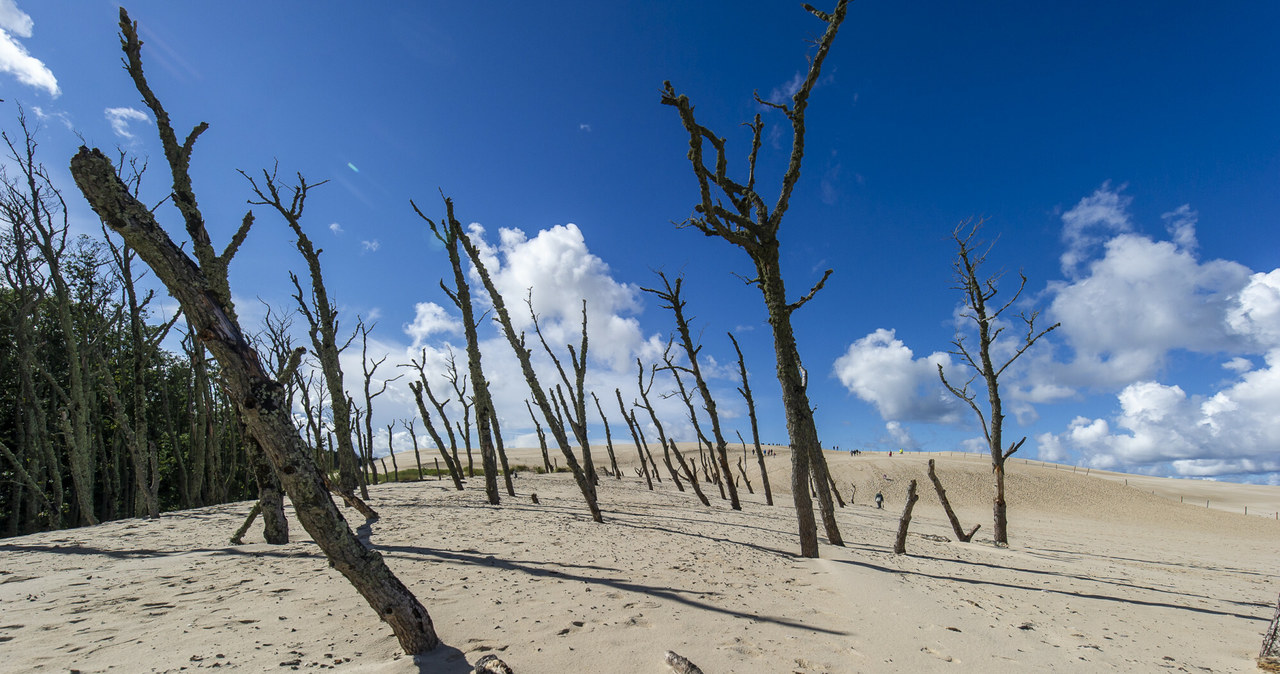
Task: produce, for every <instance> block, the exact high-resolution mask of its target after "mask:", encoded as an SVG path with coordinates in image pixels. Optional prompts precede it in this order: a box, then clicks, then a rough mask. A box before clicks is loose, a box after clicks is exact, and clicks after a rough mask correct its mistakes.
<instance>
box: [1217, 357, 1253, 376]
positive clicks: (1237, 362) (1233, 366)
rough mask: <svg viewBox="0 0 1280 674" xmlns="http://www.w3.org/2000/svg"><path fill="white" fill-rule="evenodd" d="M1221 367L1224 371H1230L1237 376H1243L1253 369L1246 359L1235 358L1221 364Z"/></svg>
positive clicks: (1251, 362)
mask: <svg viewBox="0 0 1280 674" xmlns="http://www.w3.org/2000/svg"><path fill="white" fill-rule="evenodd" d="M1222 367H1223V369H1225V370H1231V371H1232V372H1235V373H1237V374H1244V373H1245V372H1248V371H1249V370H1252V369H1253V361H1251V360H1249V359H1248V358H1241V357H1240V356H1236V357H1235V358H1232V359H1231V360H1229V361H1227V362H1225V363H1223V364H1222Z"/></svg>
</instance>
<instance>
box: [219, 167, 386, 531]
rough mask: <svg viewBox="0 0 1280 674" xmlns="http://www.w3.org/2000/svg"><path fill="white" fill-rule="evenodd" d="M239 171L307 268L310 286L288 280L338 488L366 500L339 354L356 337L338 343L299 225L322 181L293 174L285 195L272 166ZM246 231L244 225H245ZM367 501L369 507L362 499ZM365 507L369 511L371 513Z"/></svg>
mask: <svg viewBox="0 0 1280 674" xmlns="http://www.w3.org/2000/svg"><path fill="white" fill-rule="evenodd" d="M241 175H243V176H244V177H245V179H247V180H248V181H249V185H250V187H251V188H252V189H253V193H254V195H255V196H256V197H257V199H256V200H251V201H250V203H251V204H253V205H262V206H268V207H270V208H271V209H273V210H275V211H276V212H277V213H279V214H280V216H281V217H282V218H284V221H285V222H286V223H287V224H288V225H289V228H290V229H291V230H293V235H294V244H295V246H296V247H297V249H298V252H299V253H301V254H302V259H303V260H304V261H306V263H307V271H308V273H309V275H310V279H311V283H310V292H305V291H303V289H302V283H301V282H300V281H299V280H298V276H297V274H294V273H293V272H289V280H290V281H292V282H293V287H294V289H295V290H297V294H295V295H294V296H293V299H294V300H295V301H296V302H297V304H298V308H299V309H300V310H301V311H302V316H303V318H305V319H306V321H307V325H308V326H309V328H310V329H309V330H308V334H309V336H310V337H311V350H312V352H313V353H314V354H315V356H316V358H317V359H319V360H320V370H321V372H323V373H324V381H325V385H326V386H327V387H328V389H329V412H330V413H331V414H332V415H333V433H334V439H335V440H336V441H337V448H338V483H337V488H338V490H339V493H341V494H342V496H343V498H344V499H345V500H346V501H347V502H348V503H354V502H355V501H356V500H357V499H356V497H355V490H356V489H357V488H359V489H360V496H361V498H362V499H364V500H367V499H368V498H369V491H368V489H367V488H366V487H365V484H364V480H363V474H362V473H361V471H360V470H359V469H358V468H357V465H356V448H355V446H354V445H352V443H351V436H352V434H353V432H354V431H355V427H354V425H353V424H352V423H351V403H350V399H349V398H348V397H347V392H346V389H345V388H344V386H343V381H342V365H341V364H340V362H339V360H338V358H339V356H340V355H341V354H342V351H343V350H344V349H346V348H347V346H349V345H350V344H351V340H353V339H355V334H354V333H353V334H352V335H351V338H350V339H348V340H347V341H346V343H344V344H343V345H342V346H338V309H337V307H336V306H335V305H334V303H333V302H332V301H331V300H330V299H329V291H328V289H326V288H325V285H324V273H323V272H322V271H321V269H320V253H321V251H319V250H316V248H315V246H313V245H312V244H311V239H310V238H308V237H307V233H306V232H304V231H303V229H302V214H303V211H304V210H305V208H306V204H307V193H308V192H309V191H310V190H311V189H312V188H313V187H317V186H318V185H323V184H324V183H319V184H318V185H309V184H307V181H306V179H305V178H303V177H302V174H298V184H297V185H296V186H294V187H292V188H284V189H285V190H286V191H289V192H292V194H291V195H289V196H288V197H287V198H286V197H285V196H284V195H282V193H281V186H280V184H279V182H278V181H277V180H276V176H275V173H274V172H272V173H268V172H267V171H266V170H265V169H264V170H263V172H262V178H263V184H262V185H261V186H260V185H258V183H257V181H256V179H254V177H253V176H250V175H249V174H248V173H244V172H243V171H242V172H241ZM286 200H287V201H288V204H287V205H286V203H285V202H286ZM250 222H251V221H250ZM245 231H246V232H247V231H248V227H247V226H246V227H245ZM362 502H363V501H362ZM366 507H368V506H367V504H366ZM369 513H372V516H371V515H370V514H369ZM365 517H366V518H369V517H372V518H376V517H377V513H376V512H375V511H374V510H373V509H372V508H369V510H368V512H366V513H365Z"/></svg>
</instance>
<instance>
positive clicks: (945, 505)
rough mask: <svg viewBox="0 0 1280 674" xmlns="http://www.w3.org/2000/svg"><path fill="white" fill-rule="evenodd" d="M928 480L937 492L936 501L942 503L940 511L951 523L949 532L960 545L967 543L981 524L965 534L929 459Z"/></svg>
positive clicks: (931, 460)
mask: <svg viewBox="0 0 1280 674" xmlns="http://www.w3.org/2000/svg"><path fill="white" fill-rule="evenodd" d="M929 480H931V481H932V482H933V489H934V491H936V492H938V501H940V502H941V503H942V509H943V510H944V511H945V512H946V513H947V521H949V522H951V530H952V531H954V532H955V534H956V538H957V539H958V540H959V541H960V542H961V543H968V542H969V539H971V538H973V535H974V534H975V533H977V532H978V527H981V526H982V525H981V524H975V525H974V527H973V529H971V530H970V531H969V533H967V534H966V533H965V532H964V529H963V528H962V527H961V526H960V518H958V517H956V511H954V510H952V509H951V501H949V500H947V490H946V489H943V488H942V481H941V480H939V479H938V474H937V473H936V472H934V470H933V459H929Z"/></svg>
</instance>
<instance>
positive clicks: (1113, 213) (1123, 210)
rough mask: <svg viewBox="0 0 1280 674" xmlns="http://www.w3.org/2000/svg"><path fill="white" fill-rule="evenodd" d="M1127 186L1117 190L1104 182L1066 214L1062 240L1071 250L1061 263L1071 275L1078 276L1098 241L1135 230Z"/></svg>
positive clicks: (1066, 253)
mask: <svg viewBox="0 0 1280 674" xmlns="http://www.w3.org/2000/svg"><path fill="white" fill-rule="evenodd" d="M1124 188H1125V186H1124V185H1121V186H1120V188H1119V189H1115V190H1113V189H1111V183H1110V182H1106V183H1103V184H1102V187H1099V188H1098V189H1097V190H1095V191H1094V193H1093V194H1091V195H1089V196H1087V197H1085V198H1083V199H1081V200H1080V203H1078V204H1076V205H1075V207H1074V208H1072V209H1071V210H1069V211H1067V212H1066V213H1063V214H1062V241H1063V243H1064V244H1066V248H1067V249H1066V251H1064V252H1063V253H1062V257H1061V262H1062V271H1063V273H1065V274H1066V275H1067V276H1069V277H1070V276H1074V275H1075V273H1076V272H1077V270H1078V267H1079V266H1080V264H1081V263H1082V262H1083V261H1084V260H1085V259H1087V258H1088V257H1089V255H1090V254H1091V252H1092V250H1093V249H1094V248H1096V247H1097V246H1098V244H1100V243H1102V242H1103V241H1105V240H1106V239H1107V238H1109V237H1110V236H1111V235H1114V234H1117V233H1120V232H1128V231H1130V230H1132V229H1133V225H1132V224H1131V223H1130V221H1129V204H1130V203H1132V202H1133V198H1132V197H1129V196H1126V195H1123V194H1121V192H1122V191H1124Z"/></svg>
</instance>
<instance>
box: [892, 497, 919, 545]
mask: <svg viewBox="0 0 1280 674" xmlns="http://www.w3.org/2000/svg"><path fill="white" fill-rule="evenodd" d="M918 500H920V496H919V495H918V494H916V481H915V480H912V481H911V484H910V485H909V486H908V487H907V505H906V507H904V508H903V509H902V519H900V520H898V538H897V539H896V540H894V542H893V553H894V554H895V555H902V554H906V552H907V528H908V527H910V526H911V510H912V509H913V508H915V507H916V501H918Z"/></svg>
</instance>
